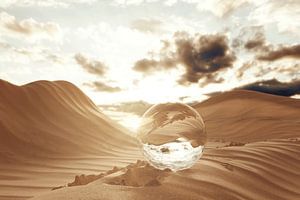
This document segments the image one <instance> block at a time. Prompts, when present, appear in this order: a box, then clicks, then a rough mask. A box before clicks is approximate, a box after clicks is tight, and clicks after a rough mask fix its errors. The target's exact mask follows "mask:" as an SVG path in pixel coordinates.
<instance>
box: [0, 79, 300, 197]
mask: <svg viewBox="0 0 300 200" xmlns="http://www.w3.org/2000/svg"><path fill="white" fill-rule="evenodd" d="M0 88H1V90H0V199H28V198H31V197H34V199H99V200H100V199H101V200H102V199H105V200H106V199H107V200H109V199H125V200H126V199H222V200H224V199H270V200H271V199H272V200H273V199H290V200H294V199H300V190H299V188H300V156H299V155H300V101H299V100H296V99H291V98H286V97H278V96H272V95H266V94H260V93H255V92H249V91H234V92H229V93H224V94H221V95H219V96H216V97H212V98H210V99H209V100H207V101H205V102H202V103H199V104H197V105H194V108H196V109H197V110H198V111H199V113H200V114H201V115H202V116H203V118H204V121H205V124H206V128H207V135H208V137H209V138H208V140H209V142H208V144H207V146H206V149H205V152H204V155H203V157H202V158H201V159H200V160H199V162H198V163H197V164H196V165H195V166H194V167H192V168H190V169H187V170H183V171H179V172H176V173H173V172H170V171H168V170H166V171H159V170H156V169H154V168H152V167H151V166H149V165H148V164H147V163H146V162H144V161H137V160H143V158H142V156H141V153H140V150H139V147H138V143H137V140H136V139H135V138H133V137H131V136H129V134H130V133H129V132H128V131H127V130H126V129H124V128H122V127H120V126H119V125H118V124H116V123H115V122H113V121H111V120H110V119H109V118H107V117H106V116H105V115H103V114H102V113H101V112H100V111H99V109H98V108H97V107H96V106H95V105H94V104H93V102H91V100H90V99H88V98H87V97H86V96H85V95H84V94H83V93H82V92H81V91H80V90H79V89H78V88H76V87H75V86H73V85H72V84H70V83H67V82H64V81H58V82H48V81H39V82H34V83H31V84H27V85H24V86H21V87H18V86H14V85H11V84H9V83H7V82H5V81H0ZM81 174H84V175H82V176H79V175H81ZM75 176H77V177H76V178H75ZM68 183H69V187H62V188H60V189H56V190H52V189H53V188H54V187H58V186H66V185H67V184H68Z"/></svg>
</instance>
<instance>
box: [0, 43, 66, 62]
mask: <svg viewBox="0 0 300 200" xmlns="http://www.w3.org/2000/svg"><path fill="white" fill-rule="evenodd" d="M0 53H1V58H0V61H2V62H3V61H8V62H15V63H28V62H49V61H50V62H52V63H58V64H62V63H64V62H65V60H66V59H65V58H64V57H62V56H61V54H58V53H57V52H53V51H52V50H51V49H49V48H45V47H41V46H38V45H34V46H31V47H23V48H20V47H15V46H13V45H11V44H9V43H6V42H0Z"/></svg>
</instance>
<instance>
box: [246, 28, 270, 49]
mask: <svg viewBox="0 0 300 200" xmlns="http://www.w3.org/2000/svg"><path fill="white" fill-rule="evenodd" d="M265 43H266V38H265V35H264V34H263V32H260V31H259V32H256V33H255V35H254V37H253V38H251V39H249V40H248V41H247V42H246V43H245V44H244V47H245V48H246V49H248V50H257V49H262V48H263V47H265Z"/></svg>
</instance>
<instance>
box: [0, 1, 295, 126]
mask: <svg viewBox="0 0 300 200" xmlns="http://www.w3.org/2000/svg"><path fill="white" fill-rule="evenodd" d="M299 41H300V1H299V0H237V1H231V0H201V1H200V0H160V1H159V0H1V1H0V55H1V56H0V78H1V79H4V80H7V81H9V82H11V83H14V84H17V85H22V84H26V83H29V82H33V81H36V80H66V81H70V82H72V83H74V84H75V85H76V86H78V87H79V88H80V89H81V90H83V91H84V92H85V93H86V94H87V95H88V96H89V97H90V98H91V99H92V100H93V101H94V102H95V103H96V104H97V105H99V107H101V109H102V110H103V111H104V112H105V113H106V114H108V115H109V116H110V117H112V118H113V119H116V120H118V121H119V122H120V123H122V124H123V125H125V126H127V127H129V128H131V129H135V128H136V127H137V124H138V121H139V120H140V116H141V115H142V112H141V111H140V110H145V109H146V108H148V107H149V106H150V105H152V104H155V103H162V102H178V101H179V102H184V103H191V102H199V101H203V100H205V99H207V98H209V97H210V96H212V95H213V94H216V93H220V92H224V91H229V90H232V89H250V90H256V91H261V92H267V93H272V94H276V95H283V96H289V97H292V98H299V95H300V63H299V59H300V44H299Z"/></svg>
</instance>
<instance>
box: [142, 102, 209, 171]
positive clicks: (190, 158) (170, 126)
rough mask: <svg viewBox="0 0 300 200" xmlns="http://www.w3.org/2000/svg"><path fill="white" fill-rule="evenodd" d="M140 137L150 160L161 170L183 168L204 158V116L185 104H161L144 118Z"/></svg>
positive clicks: (145, 154) (153, 107)
mask: <svg viewBox="0 0 300 200" xmlns="http://www.w3.org/2000/svg"><path fill="white" fill-rule="evenodd" d="M137 137H138V139H139V141H140V142H141V148H142V151H143V154H144V157H145V158H146V160H147V161H148V162H149V163H150V164H151V165H152V166H153V167H155V168H157V169H161V170H163V169H171V170H172V171H178V170H183V169H187V168H190V167H192V166H193V165H194V164H195V163H196V162H197V161H198V160H199V159H200V157H201V155H202V153H203V150H204V145H205V143H206V132H205V126H204V122H203V119H202V117H201V116H200V114H199V113H198V112H197V111H196V110H195V109H194V108H192V107H190V106H188V105H186V104H182V103H164V104H157V105H154V106H152V107H151V108H149V109H148V110H147V111H146V112H145V114H144V115H143V117H142V120H141V124H140V127H139V129H138V133H137Z"/></svg>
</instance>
